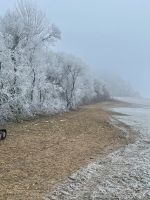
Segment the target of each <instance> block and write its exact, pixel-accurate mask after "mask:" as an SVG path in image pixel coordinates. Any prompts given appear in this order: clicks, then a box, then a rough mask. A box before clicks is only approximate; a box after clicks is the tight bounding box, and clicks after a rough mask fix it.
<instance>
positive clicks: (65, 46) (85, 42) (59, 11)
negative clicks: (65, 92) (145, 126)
mask: <svg viewBox="0 0 150 200" xmlns="http://www.w3.org/2000/svg"><path fill="white" fill-rule="evenodd" d="M35 2H37V4H38V5H39V7H40V8H42V10H43V11H44V12H46V14H47V17H48V18H49V19H50V21H51V22H54V23H55V24H56V25H58V27H59V28H60V30H61V31H62V40H61V41H60V42H58V44H57V46H56V49H57V50H59V51H65V52H67V53H71V54H74V55H76V56H78V57H81V58H83V60H85V61H86V62H87V63H88V64H89V65H90V67H91V68H92V69H93V70H96V71H101V69H106V70H108V71H112V72H114V73H117V74H119V75H121V76H122V77H123V78H124V79H126V80H128V81H129V82H130V83H131V84H132V85H133V86H134V88H137V89H138V90H139V91H140V92H141V94H143V95H144V96H148V97H150V93H149V89H150V78H149V76H150V56H149V53H150V12H149V11H150V1H149V0H132V1H131V0H35ZM14 3H15V0H4V1H3V0H0V13H1V14H4V13H5V11H6V10H7V9H8V8H11V7H12V6H13V4H14Z"/></svg>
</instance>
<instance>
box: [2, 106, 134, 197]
mask: <svg viewBox="0 0 150 200" xmlns="http://www.w3.org/2000/svg"><path fill="white" fill-rule="evenodd" d="M116 104H117V102H111V103H110V102H107V103H101V104H96V105H92V106H84V107H82V108H81V109H80V110H78V111H73V112H69V113H64V114H61V115H56V116H53V117H52V116H50V117H42V118H39V119H36V120H32V121H26V122H22V123H20V124H10V125H8V126H7V129H8V137H7V139H6V140H5V141H0V172H1V173H0V185H1V186H0V199H3V200H5V199H7V200H24V199H28V200H30V199H35V200H37V199H42V197H43V196H44V195H45V194H46V193H48V192H50V191H52V190H53V189H54V188H55V187H56V186H57V184H58V183H60V182H63V181H64V180H66V179H67V178H68V177H70V175H71V174H72V173H74V172H76V171H77V170H78V169H80V168H81V167H83V166H86V165H87V164H89V163H90V162H94V160H96V158H97V157H103V158H104V157H106V155H108V154H109V153H111V152H113V151H114V150H117V149H119V148H120V147H123V146H125V145H126V144H127V143H129V142H133V141H134V136H133V135H132V134H131V135H130V136H131V137H129V138H128V141H127V140H126V138H125V137H124V136H123V134H122V130H120V129H118V128H117V127H116V126H113V125H112V124H111V123H110V118H111V116H112V115H113V112H109V111H104V108H107V107H110V106H113V105H116ZM122 125H123V124H122Z"/></svg>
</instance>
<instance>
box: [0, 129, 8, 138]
mask: <svg viewBox="0 0 150 200" xmlns="http://www.w3.org/2000/svg"><path fill="white" fill-rule="evenodd" d="M6 136H7V130H6V129H0V140H4V139H5V138H6Z"/></svg>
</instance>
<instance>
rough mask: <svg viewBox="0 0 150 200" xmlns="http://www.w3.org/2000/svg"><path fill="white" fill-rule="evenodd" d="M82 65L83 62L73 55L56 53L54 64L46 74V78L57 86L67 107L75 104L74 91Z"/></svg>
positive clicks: (72, 106) (83, 65) (80, 74)
mask: <svg viewBox="0 0 150 200" xmlns="http://www.w3.org/2000/svg"><path fill="white" fill-rule="evenodd" d="M84 67H85V64H84V63H83V62H81V61H80V60H79V59H77V58H75V57H74V56H71V55H66V54H57V55H56V63H55V66H54V68H53V69H52V71H49V73H48V75H47V80H49V81H50V82H51V83H52V84H53V85H55V86H57V87H58V88H59V89H58V91H59V96H60V97H61V98H62V99H63V100H64V101H65V102H66V107H67V108H68V109H72V108H74V107H75V106H76V92H77V89H78V83H79V81H80V78H81V76H82V73H83V69H84Z"/></svg>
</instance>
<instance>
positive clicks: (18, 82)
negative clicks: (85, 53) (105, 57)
mask: <svg viewBox="0 0 150 200" xmlns="http://www.w3.org/2000/svg"><path fill="white" fill-rule="evenodd" d="M59 39H61V32H60V30H59V29H58V28H57V27H56V26H55V25H54V24H49V23H48V22H47V20H46V18H45V16H44V14H43V13H42V12H41V11H40V10H39V9H38V8H37V7H36V6H35V5H33V4H32V3H31V2H27V1H19V2H18V3H17V5H16V7H15V8H14V9H13V10H10V11H8V12H7V13H6V14H5V15H4V16H2V17H1V18H0V113H1V115H0V121H1V122H2V121H8V120H19V119H20V118H26V117H28V116H34V115H37V114H42V113H54V112H60V111H62V110H69V109H73V108H76V107H77V106H78V105H80V104H87V103H91V102H98V101H100V100H103V99H107V98H109V93H108V91H107V89H106V87H105V85H104V84H102V83H101V81H99V80H98V79H97V80H93V79H91V78H90V77H89V76H88V74H87V73H86V71H87V68H88V66H87V65H86V64H85V63H83V62H82V61H81V60H80V59H78V58H75V57H74V56H72V55H67V54H65V53H54V52H52V51H50V47H51V46H52V45H53V44H54V43H55V42H56V41H57V40H59Z"/></svg>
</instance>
